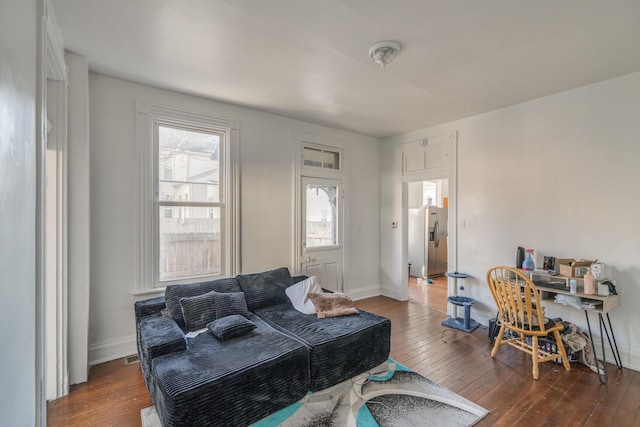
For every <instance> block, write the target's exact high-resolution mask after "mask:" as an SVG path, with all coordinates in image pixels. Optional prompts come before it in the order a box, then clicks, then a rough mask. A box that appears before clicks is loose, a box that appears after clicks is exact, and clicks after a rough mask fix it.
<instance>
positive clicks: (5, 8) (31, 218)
mask: <svg viewBox="0 0 640 427" xmlns="http://www.w3.org/2000/svg"><path fill="white" fill-rule="evenodd" d="M36 9H37V2H36V1H34V0H30V1H13V2H2V4H1V5H0V52H2V54H1V55H0V270H1V271H2V280H0V290H1V293H2V298H0V313H2V322H0V340H1V341H2V342H3V343H4V345H3V348H2V351H0V366H1V367H2V368H0V384H1V386H0V425H3V426H32V425H35V424H36V422H37V419H38V418H37V417H36V414H38V413H40V396H39V390H38V385H39V381H40V378H38V376H37V373H36V362H37V361H36V354H37V353H39V352H40V349H39V346H38V345H37V343H36V305H37V300H36V286H37V284H36V274H35V272H36V259H35V254H36V233H35V224H36V70H37V65H38V64H37V63H36V58H37V48H36V34H37V28H36V24H37V22H38V14H39V12H38V11H37V10H36Z"/></svg>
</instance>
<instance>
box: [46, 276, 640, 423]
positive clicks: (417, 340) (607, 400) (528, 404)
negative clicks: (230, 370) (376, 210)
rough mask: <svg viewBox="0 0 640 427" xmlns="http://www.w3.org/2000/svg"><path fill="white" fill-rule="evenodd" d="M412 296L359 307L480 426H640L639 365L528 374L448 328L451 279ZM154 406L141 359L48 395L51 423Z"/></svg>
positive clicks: (414, 289) (508, 354)
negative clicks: (380, 320)
mask: <svg viewBox="0 0 640 427" xmlns="http://www.w3.org/2000/svg"><path fill="white" fill-rule="evenodd" d="M409 295H410V300H409V301H408V302H399V301H395V300H392V299H389V298H386V297H375V298H369V299H366V300H362V301H358V302H357V306H358V307H359V308H361V309H363V310H368V311H372V312H375V313H378V314H381V315H383V316H386V317H388V318H390V319H391V325H392V327H391V328H392V337H391V357H392V358H393V359H395V360H397V361H398V362H400V363H402V364H404V365H406V366H408V367H410V368H412V369H414V370H415V371H416V372H419V373H421V374H422V375H424V376H426V377H427V378H430V379H431V380H433V381H435V382H437V383H438V384H440V385H442V386H444V387H447V388H449V389H450V390H452V391H454V392H456V393H458V394H460V395H462V396H464V397H466V398H467V399H470V400H472V401H473V402H475V403H477V404H479V405H481V406H483V407H485V408H487V409H488V410H490V411H491V413H490V414H489V415H488V416H487V417H485V418H484V419H483V420H482V421H480V422H479V423H478V424H477V426H480V427H484V426H492V425H496V426H514V425H534V426H594V427H595V426H640V372H636V371H632V370H630V369H622V370H618V369H616V367H615V365H609V383H608V384H607V385H602V384H600V382H599V381H598V378H597V375H596V374H595V373H594V372H592V371H591V370H590V369H589V368H587V367H585V366H583V365H580V364H576V363H573V364H572V365H571V371H568V372H567V371H565V370H564V368H563V367H562V366H561V365H557V364H553V363H543V364H541V365H540V379H539V380H538V381H535V380H533V379H532V377H531V359H530V358H529V357H528V356H527V355H525V354H524V353H522V352H519V351H517V350H515V349H512V348H504V347H503V348H501V349H500V352H499V353H498V355H497V357H496V358H495V359H492V358H491V346H490V345H489V341H488V338H487V328H485V327H480V328H478V329H476V330H475V331H474V332H473V333H471V334H468V333H465V332H463V331H457V330H454V329H450V328H446V327H443V326H441V325H440V322H441V321H442V320H444V319H446V317H447V316H446V304H447V302H446V296H447V289H446V281H445V280H444V279H436V280H434V283H432V284H427V283H426V282H423V283H422V284H417V283H415V279H413V280H412V281H411V284H410V287H409ZM150 405H151V400H150V398H149V393H148V392H147V389H146V388H145V385H144V382H143V380H142V375H141V373H140V367H139V365H138V364H137V363H135V364H132V365H124V363H123V360H122V359H119V360H115V361H111V362H107V363H103V364H100V365H96V366H93V367H92V368H91V370H90V372H89V381H88V382H87V383H84V384H80V385H75V386H72V387H71V393H70V394H69V395H68V396H65V397H63V398H61V399H58V400H56V401H53V402H49V405H48V416H47V421H48V425H49V426H136V425H140V410H141V409H142V408H146V407H148V406H150Z"/></svg>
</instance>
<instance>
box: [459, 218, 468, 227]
mask: <svg viewBox="0 0 640 427" xmlns="http://www.w3.org/2000/svg"><path fill="white" fill-rule="evenodd" d="M460 228H467V221H465V220H464V219H461V220H460Z"/></svg>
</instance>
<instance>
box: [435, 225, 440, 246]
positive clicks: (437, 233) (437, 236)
mask: <svg viewBox="0 0 640 427" xmlns="http://www.w3.org/2000/svg"><path fill="white" fill-rule="evenodd" d="M433 231H434V234H435V239H434V240H435V247H436V248H437V247H438V246H440V223H439V222H438V220H437V219H436V223H435V224H434V227H433Z"/></svg>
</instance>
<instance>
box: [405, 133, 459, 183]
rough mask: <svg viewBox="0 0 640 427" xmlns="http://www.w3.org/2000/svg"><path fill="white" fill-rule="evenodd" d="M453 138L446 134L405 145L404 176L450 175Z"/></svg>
mask: <svg viewBox="0 0 640 427" xmlns="http://www.w3.org/2000/svg"><path fill="white" fill-rule="evenodd" d="M451 137H452V134H444V135H439V136H434V137H429V138H423V139H422V140H420V141H415V142H410V143H408V144H405V145H403V147H402V175H414V174H424V173H429V174H431V173H434V174H442V173H444V174H446V173H448V170H449V151H450V138H451ZM454 137H455V136H454Z"/></svg>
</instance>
